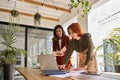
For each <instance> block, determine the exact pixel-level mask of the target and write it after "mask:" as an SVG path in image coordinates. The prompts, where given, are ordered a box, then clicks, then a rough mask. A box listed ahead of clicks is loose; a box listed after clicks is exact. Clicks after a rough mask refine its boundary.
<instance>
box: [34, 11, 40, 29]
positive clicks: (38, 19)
mask: <svg viewBox="0 0 120 80" xmlns="http://www.w3.org/2000/svg"><path fill="white" fill-rule="evenodd" d="M41 17H42V16H41V15H40V14H39V13H38V12H36V14H35V15H34V25H35V26H36V27H37V26H38V25H40V20H41Z"/></svg>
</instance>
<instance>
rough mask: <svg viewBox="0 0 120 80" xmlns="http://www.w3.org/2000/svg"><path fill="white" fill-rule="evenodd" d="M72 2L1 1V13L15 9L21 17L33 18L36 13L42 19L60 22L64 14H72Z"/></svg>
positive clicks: (40, 0) (64, 0) (42, 0)
mask: <svg viewBox="0 0 120 80" xmlns="http://www.w3.org/2000/svg"><path fill="white" fill-rule="evenodd" d="M68 4H70V0H0V11H3V12H6V11H7V10H8V11H9V10H11V9H13V8H15V9H16V10H18V11H19V12H20V13H21V15H25V16H33V15H34V14H35V13H36V12H39V13H40V14H41V15H42V19H47V20H52V21H59V17H60V16H61V15H62V14H63V13H70V12H71V10H70V6H68Z"/></svg>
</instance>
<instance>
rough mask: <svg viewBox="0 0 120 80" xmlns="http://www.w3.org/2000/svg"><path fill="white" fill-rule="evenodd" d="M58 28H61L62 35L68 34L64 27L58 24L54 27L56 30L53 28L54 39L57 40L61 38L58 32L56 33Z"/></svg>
mask: <svg viewBox="0 0 120 80" xmlns="http://www.w3.org/2000/svg"><path fill="white" fill-rule="evenodd" d="M58 28H60V29H61V30H62V37H63V36H65V35H66V34H65V31H64V29H63V27H62V26H61V25H56V26H55V28H54V30H53V41H56V40H58V39H59V38H58V36H57V34H56V30H57V29H58Z"/></svg>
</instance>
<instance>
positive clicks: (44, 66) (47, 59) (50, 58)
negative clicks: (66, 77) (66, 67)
mask: <svg viewBox="0 0 120 80" xmlns="http://www.w3.org/2000/svg"><path fill="white" fill-rule="evenodd" d="M38 61H39V63H40V70H41V72H42V74H44V75H58V74H65V73H66V72H65V71H63V70H59V69H58V66H57V62H56V57H55V56H54V55H53V54H46V55H39V56H38Z"/></svg>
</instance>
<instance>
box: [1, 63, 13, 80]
mask: <svg viewBox="0 0 120 80" xmlns="http://www.w3.org/2000/svg"><path fill="white" fill-rule="evenodd" d="M3 67H4V80H14V70H15V66H14V64H4V66H3Z"/></svg>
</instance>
